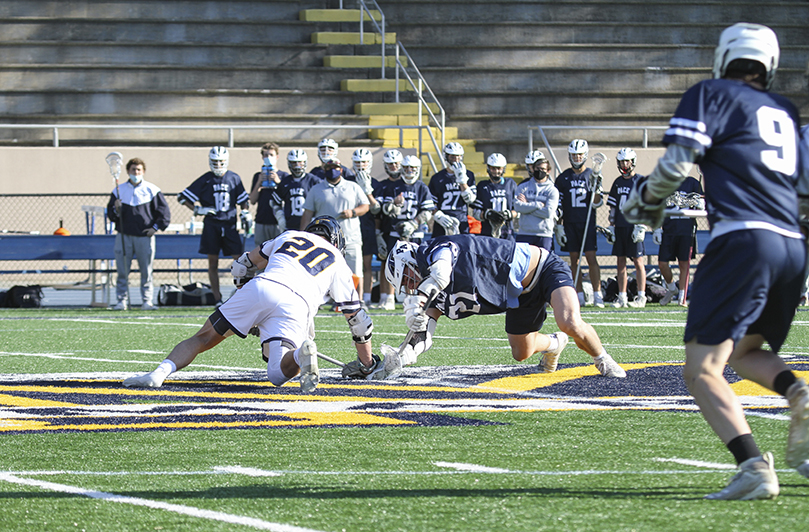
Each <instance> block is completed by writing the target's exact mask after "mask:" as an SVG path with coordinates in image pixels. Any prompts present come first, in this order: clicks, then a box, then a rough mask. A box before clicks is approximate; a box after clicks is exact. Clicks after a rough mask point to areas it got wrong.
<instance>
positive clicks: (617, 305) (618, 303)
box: [612, 297, 629, 308]
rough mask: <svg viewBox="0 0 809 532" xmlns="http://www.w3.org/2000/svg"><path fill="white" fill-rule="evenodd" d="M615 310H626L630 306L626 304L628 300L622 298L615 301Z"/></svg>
mask: <svg viewBox="0 0 809 532" xmlns="http://www.w3.org/2000/svg"><path fill="white" fill-rule="evenodd" d="M612 306H613V308H626V307H628V306H629V304H628V303H627V302H626V299H621V298H620V297H619V298H618V299H616V300H615V302H614V303H613V304H612Z"/></svg>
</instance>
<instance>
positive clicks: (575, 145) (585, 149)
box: [567, 139, 590, 170]
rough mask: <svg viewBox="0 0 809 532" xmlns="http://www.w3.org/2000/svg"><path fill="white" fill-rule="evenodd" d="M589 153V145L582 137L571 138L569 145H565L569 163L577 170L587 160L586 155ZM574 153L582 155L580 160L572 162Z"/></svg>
mask: <svg viewBox="0 0 809 532" xmlns="http://www.w3.org/2000/svg"><path fill="white" fill-rule="evenodd" d="M589 153H590V146H588V145H587V141H586V140H583V139H573V141H572V142H571V143H570V145H569V146H568V147H567V158H568V159H569V160H570V164H571V165H572V166H573V168H575V169H576V170H578V169H579V168H581V167H582V166H584V163H586V162H587V155H588V154H589ZM574 155H584V157H582V159H581V162H578V163H576V162H573V156H574Z"/></svg>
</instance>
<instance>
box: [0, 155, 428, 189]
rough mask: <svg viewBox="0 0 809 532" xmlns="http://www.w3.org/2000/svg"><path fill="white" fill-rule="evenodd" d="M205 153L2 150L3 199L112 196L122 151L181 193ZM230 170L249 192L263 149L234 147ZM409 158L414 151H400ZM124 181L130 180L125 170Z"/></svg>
mask: <svg viewBox="0 0 809 532" xmlns="http://www.w3.org/2000/svg"><path fill="white" fill-rule="evenodd" d="M290 149H291V148H282V150H281V154H280V155H279V157H278V158H279V167H280V169H282V170H287V165H286V155H287V153H289V150H290ZM209 150H210V147H206V148H148V147H144V148H139V147H135V148H132V147H125V148H114V147H112V148H109V147H108V148H69V147H65V148H43V147H36V148H33V147H32V148H28V147H19V148H15V147H2V148H0V194H73V193H83V194H95V193H109V192H110V191H112V189H113V188H114V187H115V182H114V181H113V179H112V176H111V175H110V171H109V167H108V166H107V163H106V162H105V159H106V157H107V154H109V153H110V152H112V151H118V152H120V153H121V155H123V157H124V161H128V160H130V159H132V158H134V157H139V158H141V159H143V161H144V162H145V163H146V179H147V180H148V181H151V182H152V183H155V184H156V185H157V186H158V187H160V189H161V190H162V191H163V192H164V193H171V194H175V193H178V192H180V191H182V190H183V189H184V188H185V187H187V186H188V185H190V184H191V182H192V181H194V180H195V179H196V178H198V177H199V176H201V175H202V174H204V173H205V172H207V171H208V151H209ZM228 151H229V152H230V165H229V169H230V170H232V171H234V172H236V173H237V174H239V176H241V178H242V182H243V183H244V186H245V188H247V187H249V186H250V183H251V180H252V178H253V174H254V173H256V172H258V171H259V170H261V163H262V161H261V154H260V151H259V147H255V148H229V149H228ZM304 151H306V153H307V155H308V157H309V168H313V167H315V166H318V165H319V164H320V160H319V159H318V158H317V149H316V148H304ZM353 151H354V148H353V147H346V148H340V150H339V152H338V155H339V157H340V160H341V162H342V163H343V164H344V165H346V166H348V167H349V168H350V167H351V154H352V153H353ZM385 151H386V150H385V149H383V148H377V149H372V150H371V153H373V155H374V168H375V172H374V174H375V175H380V174H382V175H384V173H383V172H384V171H383V166H382V155H383V154H384V152H385ZM401 151H402V153H404V154H405V155H411V154H415V150H401ZM120 179H121V180H124V179H126V170H123V171H122V175H121V178H120Z"/></svg>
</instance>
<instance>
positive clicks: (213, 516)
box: [0, 473, 317, 532]
mask: <svg viewBox="0 0 809 532" xmlns="http://www.w3.org/2000/svg"><path fill="white" fill-rule="evenodd" d="M0 480H4V481H6V482H10V483H12V484H19V485H22V486H31V487H35V488H40V489H44V490H50V491H56V492H59V493H72V494H74V495H83V496H85V497H89V498H91V499H100V500H104V501H109V502H118V503H123V504H131V505H134V506H144V507H146V508H152V509H155V510H165V511H167V512H174V513H177V514H182V515H188V516H191V517H196V518H199V519H209V520H212V521H222V522H224V523H231V524H234V525H243V526H249V527H252V528H256V529H258V530H273V531H275V532H317V531H316V530H314V529H311V528H301V527H297V526H292V525H284V524H281V523H271V522H269V521H262V520H261V519H255V518H253V517H244V516H241V515H232V514H226V513H223V512H215V511H213V510H203V509H200V508H194V507H192V506H182V505H179V504H170V503H166V502H160V501H151V500H149V499H141V498H139V497H126V496H123V495H116V494H114V493H106V492H103V491H95V490H88V489H84V488H79V487H76V486H68V485H66V484H56V483H54V482H46V481H42V480H32V479H27V478H21V477H18V476H15V475H11V474H8V473H0Z"/></svg>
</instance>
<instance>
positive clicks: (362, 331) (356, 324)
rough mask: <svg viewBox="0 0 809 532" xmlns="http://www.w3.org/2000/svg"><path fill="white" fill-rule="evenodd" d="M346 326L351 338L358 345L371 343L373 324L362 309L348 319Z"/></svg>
mask: <svg viewBox="0 0 809 532" xmlns="http://www.w3.org/2000/svg"><path fill="white" fill-rule="evenodd" d="M348 326H349V327H350V328H351V336H352V337H353V338H354V341H355V342H357V343H358V344H365V343H368V342H370V341H371V336H373V331H374V322H373V321H372V320H371V317H370V316H369V315H368V313H366V312H365V310H364V309H360V310H359V311H357V313H356V314H354V315H353V316H351V317H350V318H348Z"/></svg>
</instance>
